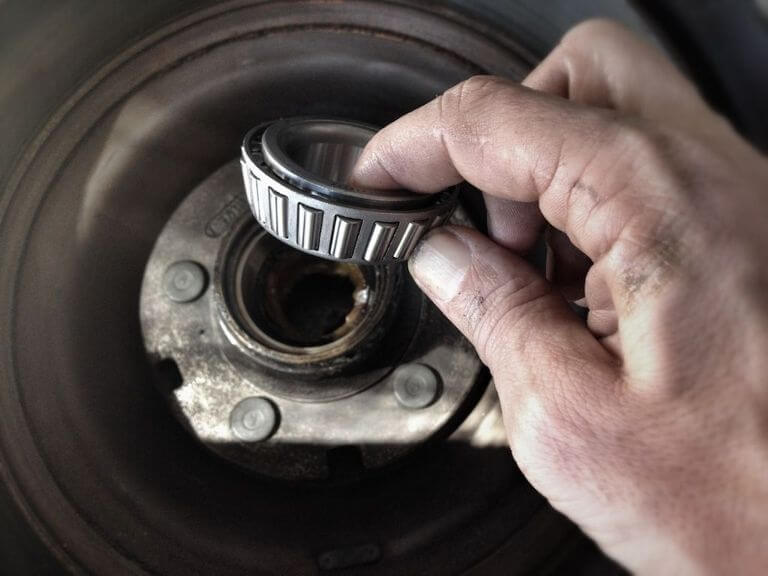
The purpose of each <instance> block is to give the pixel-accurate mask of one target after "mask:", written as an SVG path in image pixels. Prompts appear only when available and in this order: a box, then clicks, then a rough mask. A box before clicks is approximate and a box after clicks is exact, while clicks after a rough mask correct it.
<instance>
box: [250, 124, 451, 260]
mask: <svg viewBox="0 0 768 576" xmlns="http://www.w3.org/2000/svg"><path fill="white" fill-rule="evenodd" d="M271 124H272V123H271V122H269V123H265V124H261V125H259V126H257V127H256V128H254V129H252V130H251V131H249V132H248V133H247V134H246V136H245V138H244V140H243V144H242V147H241V160H240V165H241V168H242V173H243V183H244V185H245V191H246V197H247V199H248V204H249V206H250V208H251V212H252V213H253V215H254V217H255V218H256V220H257V221H258V222H259V224H261V225H262V227H263V228H264V229H265V230H266V231H267V232H269V233H270V234H272V235H273V236H275V237H276V238H277V239H278V240H280V241H282V242H284V243H286V244H289V245H290V246H293V247H294V248H296V249H298V250H301V251H303V252H307V253H309V254H312V255H315V256H319V257H321V258H326V259H330V260H337V261H346V262H356V263H361V264H385V263H396V262H403V261H405V260H407V259H408V257H410V255H411V254H412V253H413V250H414V248H415V247H416V244H418V241H419V240H420V239H421V237H422V236H424V234H426V233H427V232H428V231H429V230H431V229H432V228H435V227H437V226H440V225H442V224H443V223H445V222H446V221H447V220H448V219H449V218H450V217H451V214H452V213H453V210H454V209H455V207H456V202H457V199H458V191H459V190H458V186H455V187H452V188H449V189H447V190H444V191H442V192H439V193H437V194H434V195H433V196H432V198H430V202H429V204H428V205H426V206H422V207H418V208H411V209H403V208H394V209H390V210H386V209H382V208H375V207H371V206H366V205H364V203H360V204H355V203H352V202H345V201H343V200H340V199H336V198H334V199H329V198H326V197H323V196H321V195H319V194H317V193H315V192H312V191H311V190H303V189H302V188H300V187H299V186H296V185H294V184H293V183H291V182H288V181H287V180H286V179H284V178H282V177H280V176H279V175H278V174H277V173H276V172H275V171H274V170H273V169H272V168H271V167H270V166H269V164H268V163H267V162H266V160H265V158H264V153H263V151H262V146H261V140H262V136H263V134H264V132H265V131H266V129H267V128H268V127H269V126H270V125H271Z"/></svg>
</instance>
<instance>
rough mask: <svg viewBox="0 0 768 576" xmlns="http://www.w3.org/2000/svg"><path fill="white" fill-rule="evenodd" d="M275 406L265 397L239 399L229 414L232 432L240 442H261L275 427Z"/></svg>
mask: <svg viewBox="0 0 768 576" xmlns="http://www.w3.org/2000/svg"><path fill="white" fill-rule="evenodd" d="M277 420H278V418H277V407H276V406H275V405H274V404H273V403H272V402H271V401H269V400H267V399H266V398H261V397H258V396H251V397H250V398H246V399H245V400H241V401H240V402H238V403H237V405H236V406H235V407H234V408H233V409H232V412H231V413H230V415H229V427H230V429H231V430H232V434H234V435H235V437H236V438H237V439H238V440H241V441H242V442H262V441H264V440H266V439H267V438H269V437H270V436H272V434H274V433H275V429H276V428H277Z"/></svg>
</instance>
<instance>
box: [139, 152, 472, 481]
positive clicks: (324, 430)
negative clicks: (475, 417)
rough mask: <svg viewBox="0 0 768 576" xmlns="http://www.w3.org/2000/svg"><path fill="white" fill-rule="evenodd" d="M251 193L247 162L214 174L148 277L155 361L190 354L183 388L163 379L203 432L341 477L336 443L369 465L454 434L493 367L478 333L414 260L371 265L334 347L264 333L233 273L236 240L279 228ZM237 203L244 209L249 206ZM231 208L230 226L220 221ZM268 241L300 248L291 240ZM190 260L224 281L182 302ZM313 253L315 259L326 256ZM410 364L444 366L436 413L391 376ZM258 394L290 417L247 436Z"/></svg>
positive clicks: (188, 202) (187, 203)
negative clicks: (419, 281) (470, 337)
mask: <svg viewBox="0 0 768 576" xmlns="http://www.w3.org/2000/svg"><path fill="white" fill-rule="evenodd" d="M241 197H242V190H241V188H240V172H239V166H238V165H237V163H231V164H228V165H226V166H225V167H223V168H221V169H220V170H218V171H217V172H215V173H214V174H213V175H212V176H211V177H210V178H208V179H206V180H205V181H204V182H203V183H201V184H200V185H199V186H198V187H197V188H196V189H195V190H194V191H192V192H191V194H190V195H189V196H187V198H186V199H185V200H184V202H182V204H181V205H180V206H179V208H178V209H177V210H176V211H175V212H174V214H173V215H172V216H171V218H170V220H169V221H168V224H167V225H166V226H165V228H164V229H163V232H162V233H161V234H160V237H159V238H158V241H157V243H156V244H155V247H154V249H153V251H152V254H151V255H150V258H149V262H148V264H147V268H146V272H145V275H144V282H143V286H142V291H141V304H140V315H141V323H142V330H143V334H144V345H145V346H146V348H147V351H148V353H149V354H150V357H151V358H153V359H154V362H156V363H161V364H162V365H165V364H163V363H165V362H168V361H169V360H172V361H174V362H175V363H176V366H177V367H178V370H179V372H180V375H181V378H182V380H181V382H178V381H175V382H173V383H172V384H171V385H169V384H168V382H167V379H166V380H164V379H162V378H161V379H160V382H159V386H160V388H161V392H163V393H164V395H165V396H166V398H167V399H168V401H169V403H170V404H171V406H172V408H173V409H174V412H175V413H176V415H177V416H178V417H179V418H180V419H181V421H182V422H183V423H184V424H185V425H186V426H187V427H188V428H189V429H190V431H191V432H192V434H194V436H195V437H196V438H197V439H198V440H200V441H201V442H202V443H203V444H204V445H205V446H206V447H208V448H209V449H211V450H212V451H214V452H216V453H218V454H220V455H222V456H224V457H225V458H227V459H229V460H231V461H233V462H235V463H237V464H239V465H241V466H244V467H246V468H248V469H250V470H252V471H254V472H257V473H259V474H262V475H265V476H270V477H275V478H283V479H289V480H297V479H304V480H307V479H312V480H320V479H332V476H333V470H332V468H331V465H332V459H330V457H329V454H332V453H333V451H334V449H336V448H341V447H345V448H346V450H347V451H348V453H349V452H350V451H355V452H358V451H359V454H358V458H359V462H360V465H361V467H360V470H359V473H361V474H362V473H364V472H365V471H370V470H372V469H376V468H380V467H382V466H386V465H390V464H392V463H393V462H394V461H395V460H398V459H400V458H402V457H403V456H405V455H406V454H408V453H409V452H412V451H413V450H414V449H415V448H417V446H418V445H419V444H421V443H423V442H425V441H427V440H428V439H429V438H431V437H433V436H436V435H439V434H441V433H442V434H443V435H445V434H446V433H447V432H449V431H450V430H447V431H446V430H444V429H445V428H446V426H448V424H449V423H450V421H451V420H452V418H453V417H454V416H455V414H456V413H458V412H459V411H460V410H461V409H462V406H463V405H465V404H466V402H467V399H468V397H469V395H470V392H471V391H472V388H473V387H474V386H475V385H476V384H477V383H478V379H479V375H480V371H481V369H482V366H481V364H480V361H479V360H478V358H477V355H476V354H475V352H474V350H473V349H472V347H471V346H470V344H469V343H468V342H467V341H466V340H465V339H464V338H463V337H462V336H461V335H460V334H459V333H458V331H457V330H456V329H455V328H454V327H453V326H451V325H450V323H449V322H448V321H447V320H446V319H445V318H444V317H443V316H442V314H440V312H439V311H438V310H437V309H436V308H435V307H434V306H431V305H428V304H427V302H426V299H425V298H424V296H423V295H422V294H421V292H420V291H419V290H418V288H417V287H416V286H415V285H414V284H413V282H412V281H410V279H409V278H408V277H407V271H406V270H405V267H404V266H396V267H392V268H390V269H388V268H386V267H385V268H370V267H367V268H366V270H365V272H366V274H368V275H370V276H371V282H370V285H369V286H366V288H365V290H364V292H365V300H366V301H365V303H364V304H365V306H364V308H363V311H362V312H361V313H360V315H361V319H360V320H359V322H358V323H357V324H356V326H355V327H354V329H352V331H351V332H349V333H347V334H344V335H342V336H340V337H339V338H337V339H335V340H334V341H332V342H330V343H327V344H323V345H319V346H314V347H309V346H303V347H302V346H287V345H285V344H283V343H282V342H280V341H279V340H275V339H271V338H270V339H264V340H262V341H261V342H259V341H256V339H255V338H254V337H253V336H252V335H251V334H249V333H248V332H247V331H246V330H245V329H244V328H243V326H242V324H243V320H242V319H240V322H238V321H237V320H236V319H235V317H234V316H235V314H234V313H233V307H235V306H236V303H235V302H233V301H232V300H233V299H227V298H226V297H225V296H224V294H225V292H228V291H230V292H232V291H234V289H233V287H231V286H230V287H229V288H228V284H232V283H235V282H237V281H238V280H241V279H239V278H238V277H237V276H235V275H233V277H229V276H228V275H227V274H226V272H225V271H226V270H229V269H237V268H239V267H238V266H237V262H236V261H237V259H238V256H239V255H240V254H241V251H238V250H237V249H233V247H232V246H231V244H233V242H234V243H236V242H237V239H238V238H242V237H245V240H246V241H247V240H248V239H249V238H255V239H256V240H259V239H261V238H264V239H269V238H270V237H269V236H266V237H265V232H264V231H263V230H262V229H261V227H260V226H259V225H258V224H257V223H256V222H255V221H254V219H253V218H252V216H251V214H250V212H249V211H248V209H247V207H243V206H242V203H239V202H237V199H238V198H241ZM237 209H240V210H241V212H240V213H239V214H237V215H235V211H236V210H237ZM223 213H226V214H227V215H228V222H229V223H230V226H229V228H226V227H225V226H224V225H223V224H221V223H220V222H221V214H223ZM211 215H213V217H211ZM213 223H217V224H213ZM212 228H216V230H217V231H218V232H219V234H217V235H216V236H215V237H213V238H212V237H211V236H210V234H206V231H209V230H211V229H212ZM268 245H269V246H270V249H271V250H275V249H280V250H283V251H286V250H291V249H290V248H284V247H283V245H282V244H280V243H277V242H271V241H270V242H269V243H268ZM267 252H269V250H267ZM259 258H260V261H261V262H262V265H261V266H260V268H259V269H258V270H256V271H255V272H254V273H255V274H257V275H261V276H264V275H267V274H268V271H267V270H266V267H267V264H266V263H268V262H269V261H270V254H269V253H266V254H260V255H259ZM283 258H285V256H283ZM303 258H305V259H309V258H311V257H307V256H304V257H303ZM320 262H321V263H323V262H324V261H320ZM177 263H183V264H185V265H187V266H188V267H191V266H192V265H191V263H195V264H194V265H195V266H199V267H200V269H201V270H204V271H205V275H206V276H207V277H210V278H211V282H210V285H209V286H208V289H207V290H206V291H205V292H203V293H202V294H201V295H200V296H199V297H197V298H195V299H194V300H193V301H188V299H182V301H179V298H178V297H173V296H175V293H172V294H171V296H172V297H169V294H168V291H167V286H166V284H167V280H166V279H167V275H168V272H167V271H168V270H169V269H171V270H172V269H173V267H174V266H176V265H177ZM303 264H304V265H305V266H306V265H310V266H311V265H312V260H307V261H306V262H303ZM192 269H193V270H194V268H192ZM328 273H329V274H330V273H331V271H329V272H328ZM358 273H359V271H358ZM289 280H290V278H285V277H280V278H278V281H282V283H283V285H282V286H278V287H276V290H275V291H265V292H264V293H260V294H259V296H258V297H259V298H261V299H262V300H269V299H275V300H276V299H278V298H280V297H281V295H282V293H283V292H284V291H287V290H289V289H290V286H289V285H287V284H288V281H289ZM252 289H253V288H251V290H252ZM316 297H317V295H316V294H313V293H312V292H311V291H310V292H309V293H307V294H306V295H305V297H304V301H303V302H298V303H297V304H296V305H297V306H304V308H305V310H304V313H306V311H307V310H308V309H310V308H312V306H315V305H317V304H316V303H314V302H313V298H316ZM322 304H323V303H322V302H321V303H320V304H319V305H322ZM257 320H258V319H257ZM260 320H262V321H263V320H264V318H261V319H260ZM257 328H258V327H257V326H254V329H257ZM355 359H356V360H357V362H353V361H352V360H355ZM406 364H420V365H424V366H429V367H430V368H431V369H432V370H433V371H435V373H436V374H438V375H439V380H440V383H441V394H440V395H439V398H437V399H436V400H435V401H434V402H431V401H430V402H427V403H426V404H429V405H426V406H424V407H423V409H422V410H407V409H405V408H404V407H403V406H402V405H401V402H398V396H397V394H396V391H395V386H396V384H397V381H396V379H393V378H392V377H390V376H391V372H392V371H393V370H395V369H396V368H398V366H402V365H406ZM251 397H259V398H263V399H266V400H269V401H270V402H271V403H272V404H273V405H274V406H275V407H276V409H277V412H278V413H279V425H278V426H277V428H276V430H275V431H274V434H272V435H271V437H270V438H269V439H268V440H266V441H263V442H256V441H253V442H243V441H242V438H241V437H239V435H238V434H237V432H238V430H239V428H234V429H233V427H232V426H231V425H230V414H231V413H232V412H233V410H234V409H235V407H236V406H238V405H240V403H241V402H243V401H244V400H246V399H248V398H251ZM262 402H263V401H262ZM466 409H467V408H466V407H465V408H464V410H465V411H466ZM241 435H242V434H240V436H241ZM348 458H350V457H348ZM349 473H350V471H349V470H347V471H346V474H347V476H348V475H349Z"/></svg>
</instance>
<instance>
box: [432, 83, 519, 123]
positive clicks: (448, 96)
mask: <svg viewBox="0 0 768 576" xmlns="http://www.w3.org/2000/svg"><path fill="white" fill-rule="evenodd" d="M507 86H509V82H508V81H507V80H504V79H503V78H499V77H498V76H487V75H477V76H472V77H471V78H468V79H467V80H464V81H463V82H461V83H459V84H457V85H456V86H454V87H453V88H451V89H450V90H448V91H447V92H445V93H444V94H443V95H442V98H441V109H443V110H450V111H451V112H453V113H455V114H457V115H458V116H462V115H465V114H466V113H467V112H471V111H472V110H475V109H476V108H477V107H479V106H484V105H485V104H486V103H487V102H488V100H489V99H492V98H494V97H495V96H496V94H498V92H499V91H500V90H502V89H504V88H505V87H507Z"/></svg>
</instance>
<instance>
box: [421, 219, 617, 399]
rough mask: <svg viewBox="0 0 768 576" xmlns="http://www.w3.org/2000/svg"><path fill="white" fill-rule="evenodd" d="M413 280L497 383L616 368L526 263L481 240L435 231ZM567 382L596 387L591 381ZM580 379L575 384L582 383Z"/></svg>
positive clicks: (472, 234) (452, 230)
mask: <svg viewBox="0 0 768 576" xmlns="http://www.w3.org/2000/svg"><path fill="white" fill-rule="evenodd" d="M409 268H410V270H411V274H412V276H413V277H414V279H415V280H416V282H417V283H418V284H419V286H420V287H421V288H422V290H424V292H425V293H426V294H427V295H428V296H429V297H430V298H431V299H432V300H433V301H434V302H435V304H436V305H437V306H438V307H439V308H440V309H441V310H442V311H443V313H444V314H445V315H446V316H447V317H448V319H449V320H451V321H452V322H453V323H454V324H455V325H456V326H457V327H458V328H459V329H460V330H461V331H462V332H463V333H464V335H465V336H466V337H467V338H468V339H469V340H470V341H471V342H472V344H473V345H474V346H475V348H476V349H477V351H478V354H479V355H480V357H481V359H482V360H483V361H484V362H485V363H486V364H487V365H488V366H489V368H490V369H491V372H492V373H493V374H494V377H496V378H497V379H503V381H507V382H519V383H521V385H523V383H528V382H533V381H534V380H536V378H533V379H532V375H538V376H541V375H542V374H545V373H546V374H549V375H550V376H551V377H552V378H553V379H555V378H557V376H558V375H562V374H564V373H569V374H571V376H575V375H576V373H577V372H583V371H585V370H586V371H591V370H596V371H597V370H599V371H605V370H613V369H614V367H615V360H614V358H613V357H612V356H611V355H610V354H609V353H608V352H607V351H606V350H605V348H603V346H602V345H601V344H600V343H599V342H598V341H597V340H596V339H595V337H594V336H593V335H592V334H591V333H590V332H589V331H588V330H587V328H586V327H585V326H584V325H583V324H582V323H581V322H580V321H579V320H578V319H577V317H576V316H575V315H574V314H573V313H572V312H571V310H570V309H569V307H568V305H567V304H566V302H565V301H564V300H563V298H562V297H561V296H560V295H559V294H558V293H556V292H555V291H553V289H552V287H551V285H550V284H549V283H548V282H547V281H546V280H545V279H544V278H543V277H542V276H540V275H539V274H538V273H537V272H536V271H535V270H534V269H533V268H532V267H531V266H530V265H528V264H527V263H526V262H525V260H523V259H522V258H520V257H518V256H516V255H514V254H512V253H511V252H509V251H508V250H505V249H504V248H502V247H500V246H497V245H496V244H494V243H493V242H492V241H490V240H489V239H488V238H486V237H485V236H483V235H482V234H480V233H478V232H476V231H473V230H469V229H465V228H458V227H446V228H442V229H438V230H437V231H435V232H433V233H432V234H431V235H430V236H428V237H427V239H426V240H425V241H423V242H422V243H421V244H420V246H419V248H417V251H416V253H415V254H414V255H413V256H412V257H411V260H410V262H409ZM579 376H587V377H586V378H575V377H574V378H572V379H569V382H570V384H569V385H570V386H581V385H584V386H592V384H593V382H594V379H593V378H589V377H588V376H589V375H585V374H579ZM577 381H578V382H577Z"/></svg>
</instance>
